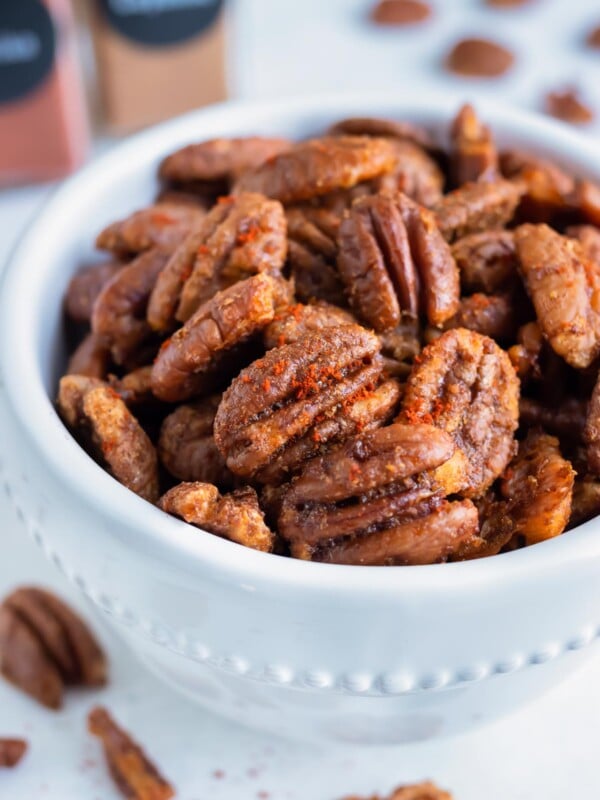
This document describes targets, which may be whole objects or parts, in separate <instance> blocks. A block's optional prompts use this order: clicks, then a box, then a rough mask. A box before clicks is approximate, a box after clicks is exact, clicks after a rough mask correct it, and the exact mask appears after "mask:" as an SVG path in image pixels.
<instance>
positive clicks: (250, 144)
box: [159, 136, 291, 184]
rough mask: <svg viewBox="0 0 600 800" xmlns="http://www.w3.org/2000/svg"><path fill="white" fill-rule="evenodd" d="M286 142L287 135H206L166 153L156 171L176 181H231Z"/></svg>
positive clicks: (285, 148)
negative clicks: (233, 136)
mask: <svg viewBox="0 0 600 800" xmlns="http://www.w3.org/2000/svg"><path fill="white" fill-rule="evenodd" d="M290 146H291V142H290V141H289V140H288V139H278V138H267V137H264V136H246V137H241V138H232V139H208V140H207V141H205V142H198V143H196V144H189V145H187V146H186V147H182V148H181V149H180V150H176V151H175V152H174V153H171V154H170V155H168V156H167V157H166V158H165V159H164V160H163V161H162V163H161V165H160V168H159V175H160V177H161V178H163V180H167V181H171V182H173V183H176V184H182V183H183V184H186V183H195V182H196V181H211V182H212V181H217V182H222V181H233V180H235V179H236V178H237V177H239V176H240V175H241V174H242V173H244V172H245V171H246V170H249V169H254V168H255V167H258V166H260V164H262V163H263V162H264V161H267V160H268V159H270V158H273V156H276V155H277V154H278V153H281V152H284V151H285V150H289V148H290Z"/></svg>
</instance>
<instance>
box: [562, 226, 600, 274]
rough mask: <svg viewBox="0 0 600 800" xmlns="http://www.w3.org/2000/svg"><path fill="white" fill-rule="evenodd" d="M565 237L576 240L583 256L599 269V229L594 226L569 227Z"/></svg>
mask: <svg viewBox="0 0 600 800" xmlns="http://www.w3.org/2000/svg"><path fill="white" fill-rule="evenodd" d="M565 236H570V237H571V238H572V239H577V241H578V242H579V244H580V245H581V247H582V248H583V252H584V253H585V255H586V256H587V257H588V258H589V259H590V261H593V262H594V263H595V264H597V265H598V267H600V229H599V228H597V227H596V226H595V225H570V226H569V227H568V228H567V229H566V230H565Z"/></svg>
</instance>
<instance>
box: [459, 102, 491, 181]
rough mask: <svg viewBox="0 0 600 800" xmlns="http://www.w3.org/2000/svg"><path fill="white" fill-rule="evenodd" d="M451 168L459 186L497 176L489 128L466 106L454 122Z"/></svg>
mask: <svg viewBox="0 0 600 800" xmlns="http://www.w3.org/2000/svg"><path fill="white" fill-rule="evenodd" d="M450 137H451V140H452V142H451V149H450V167H451V174H452V178H453V181H454V184H455V185H456V186H461V185H462V184H463V183H469V182H471V181H478V180H493V179H495V178H497V177H498V172H499V167H498V151H497V150H496V145H495V143H494V138H493V136H492V133H491V131H490V129H489V128H488V127H487V126H486V125H483V124H482V122H481V121H480V120H479V117H478V116H477V114H476V112H475V109H474V108H473V106H472V105H470V104H469V103H467V104H466V105H464V106H463V107H462V108H461V109H460V111H459V112H458V114H457V115H456V117H455V118H454V122H453V123H452V129H451V131H450Z"/></svg>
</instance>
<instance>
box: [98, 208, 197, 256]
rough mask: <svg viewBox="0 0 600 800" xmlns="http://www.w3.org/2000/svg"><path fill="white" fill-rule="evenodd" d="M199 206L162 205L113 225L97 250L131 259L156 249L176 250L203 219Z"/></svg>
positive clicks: (137, 213)
mask: <svg viewBox="0 0 600 800" xmlns="http://www.w3.org/2000/svg"><path fill="white" fill-rule="evenodd" d="M203 216H204V211H203V210H202V209H201V208H199V207H194V206H190V205H181V204H177V205H175V204H167V203H158V204H156V205H153V206H149V207H148V208H143V209H141V210H140V211H135V212H134V213H133V214H131V215H130V216H129V217H126V218H125V219H123V220H119V221H118V222H113V223H112V224H111V225H109V226H108V227H107V228H105V229H104V230H103V231H101V232H100V233H99V234H98V237H97V238H96V247H98V248H99V249H100V250H109V251H111V252H112V253H115V254H116V255H120V256H121V255H122V256H127V255H131V254H134V253H141V252H143V251H144V250H151V249H153V248H155V247H158V248H162V249H172V248H174V247H176V246H177V245H178V244H179V242H180V241H181V240H182V239H183V238H184V237H185V236H187V234H188V233H189V231H190V230H191V229H192V227H193V226H194V225H195V224H196V223H197V222H198V220H199V219H202V217H203Z"/></svg>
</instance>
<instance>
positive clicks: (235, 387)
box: [58, 106, 600, 565]
mask: <svg viewBox="0 0 600 800" xmlns="http://www.w3.org/2000/svg"><path fill="white" fill-rule="evenodd" d="M159 177H160V182H161V189H160V193H159V194H158V196H157V198H156V200H155V202H154V203H153V204H152V205H150V206H149V207H147V208H144V209H141V210H138V211H136V212H135V213H133V214H131V215H130V216H129V217H127V218H126V219H122V220H119V221H117V222H114V223H112V224H111V225H109V226H108V228H106V229H104V230H103V231H101V232H100V234H99V235H98V239H97V246H98V248H99V249H101V250H104V251H106V252H107V253H108V256H107V257H105V258H104V259H103V260H101V261H99V262H98V263H97V264H93V265H88V266H86V267H85V268H83V269H82V270H81V271H79V272H78V273H77V274H76V275H75V277H74V278H73V279H72V280H71V282H70V284H69V286H68V289H67V292H66V298H65V312H66V317H67V323H68V324H67V335H68V339H69V345H70V347H71V358H70V361H69V364H68V367H67V370H66V374H65V375H64V377H63V378H62V379H61V381H60V386H59V391H58V409H59V412H60V414H61V416H62V418H63V419H64V421H65V423H66V425H67V426H68V427H69V429H70V430H71V431H72V432H73V435H74V436H75V437H77V439H78V440H79V441H80V443H81V444H82V446H83V447H85V448H86V449H87V451H88V452H89V453H90V455H92V457H93V458H95V459H96V460H97V461H98V462H99V463H100V464H101V465H103V466H104V467H105V468H106V469H107V470H108V471H109V472H110V473H111V474H112V475H113V476H114V477H115V478H116V479H117V480H119V481H120V482H121V483H123V484H124V485H125V486H127V487H128V488H130V489H131V490H132V491H134V492H136V493H137V494H139V495H140V496H141V497H143V498H145V499H146V500H148V501H149V502H151V503H154V504H156V505H158V506H159V507H160V508H161V509H163V510H164V511H165V512H167V513H170V514H173V515H175V516H177V517H179V518H180V519H182V520H184V521H185V522H186V523H189V524H191V525H195V526H197V527H198V528H201V529H202V530H203V531H205V532H206V531H208V532H210V533H213V534H216V535H217V536H221V537H225V538H227V539H230V540H232V541H234V542H237V543H239V544H243V545H246V546H248V547H252V548H255V549H257V550H261V551H265V552H273V553H277V554H281V555H291V556H292V557H296V558H302V559H310V560H315V561H323V562H330V563H343V564H370V565H389V564H398V565H402V564H428V563H436V562H443V561H456V560H462V559H470V558H478V557H481V556H487V555H493V554H496V553H499V552H501V551H505V550H512V549H515V548H518V547H522V546H524V545H528V544H533V543H536V542H540V541H542V540H545V539H548V538H551V537H554V536H557V535H559V534H561V533H562V532H563V531H564V530H566V529H568V528H569V527H573V526H575V525H578V524H579V523H581V522H583V521H585V520H587V519H589V518H591V517H593V516H595V515H596V514H598V513H600V477H599V476H600V383H598V384H597V383H596V379H597V375H598V363H599V361H598V360H599V357H600V187H598V186H596V185H595V184H594V183H592V182H591V181H590V180H587V179H585V178H575V177H574V176H572V175H571V174H570V173H568V172H566V171H565V170H564V169H562V168H561V167H560V166H559V165H557V164H555V163H552V162H550V161H548V160H546V159H543V158H541V157H539V156H537V155H536V154H529V153H525V152H520V151H516V150H506V151H502V150H499V149H498V148H497V146H496V143H495V141H494V137H493V135H492V133H491V131H490V130H489V129H488V127H487V126H486V125H485V124H483V123H482V122H481V121H480V119H479V118H478V117H477V115H476V113H475V111H474V109H473V108H472V107H471V106H464V107H463V108H462V109H460V111H459V112H458V114H457V116H456V118H455V119H454V121H453V122H452V125H451V128H450V130H449V145H448V147H447V148H446V149H442V148H440V147H439V145H438V144H437V143H436V141H435V140H434V139H433V137H432V136H431V135H430V133H429V132H428V131H426V130H423V129H421V128H420V127H418V126H416V125H413V124H411V123H409V122H400V121H394V120H387V119H373V118H352V119H345V120H342V121H340V122H338V123H336V124H335V125H333V126H332V127H331V128H330V129H329V130H328V131H327V132H326V133H325V135H323V136H321V137H320V138H313V139H309V140H306V141H301V142H298V143H292V142H290V141H287V140H283V139H280V138H277V139H269V138H261V137H247V138H238V139H216V140H211V141H207V142H201V143H199V144H192V145H189V146H188V147H185V148H183V149H182V150H179V151H177V152H175V153H173V154H171V155H169V156H168V157H167V158H165V159H164V161H163V162H162V164H161V165H160V170H159Z"/></svg>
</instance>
